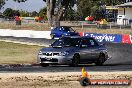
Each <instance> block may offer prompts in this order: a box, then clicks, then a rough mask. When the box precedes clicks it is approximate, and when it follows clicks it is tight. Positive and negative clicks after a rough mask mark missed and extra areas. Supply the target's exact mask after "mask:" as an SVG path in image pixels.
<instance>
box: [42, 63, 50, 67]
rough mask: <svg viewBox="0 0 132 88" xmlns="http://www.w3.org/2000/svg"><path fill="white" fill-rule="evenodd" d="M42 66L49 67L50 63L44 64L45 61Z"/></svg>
mask: <svg viewBox="0 0 132 88" xmlns="http://www.w3.org/2000/svg"><path fill="white" fill-rule="evenodd" d="M40 65H41V66H42V67H47V66H49V64H44V63H41V64H40Z"/></svg>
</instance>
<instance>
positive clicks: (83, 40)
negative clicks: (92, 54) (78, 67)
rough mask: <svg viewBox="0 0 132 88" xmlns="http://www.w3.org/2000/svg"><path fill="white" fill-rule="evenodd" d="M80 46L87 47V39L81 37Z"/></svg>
mask: <svg viewBox="0 0 132 88" xmlns="http://www.w3.org/2000/svg"><path fill="white" fill-rule="evenodd" d="M81 47H82V48H86V47H88V41H87V39H86V38H83V39H82V44H81Z"/></svg>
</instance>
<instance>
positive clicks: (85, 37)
mask: <svg viewBox="0 0 132 88" xmlns="http://www.w3.org/2000/svg"><path fill="white" fill-rule="evenodd" d="M65 37H68V38H92V37H89V36H65Z"/></svg>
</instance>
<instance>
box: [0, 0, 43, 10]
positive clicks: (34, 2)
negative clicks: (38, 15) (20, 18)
mask: <svg viewBox="0 0 132 88" xmlns="http://www.w3.org/2000/svg"><path fill="white" fill-rule="evenodd" d="M45 6H46V3H45V2H43V0H27V1H26V2H21V3H17V2H14V1H13V0H8V1H6V4H5V5H4V6H3V7H4V8H2V10H1V12H3V11H4V10H5V9H6V8H12V9H15V10H21V9H22V10H25V11H28V12H33V11H37V12H38V11H39V10H40V9H41V8H43V7H45Z"/></svg>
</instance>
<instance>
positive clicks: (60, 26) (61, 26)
mask: <svg viewBox="0 0 132 88" xmlns="http://www.w3.org/2000/svg"><path fill="white" fill-rule="evenodd" d="M66 27H67V28H70V26H59V27H55V28H66Z"/></svg>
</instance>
